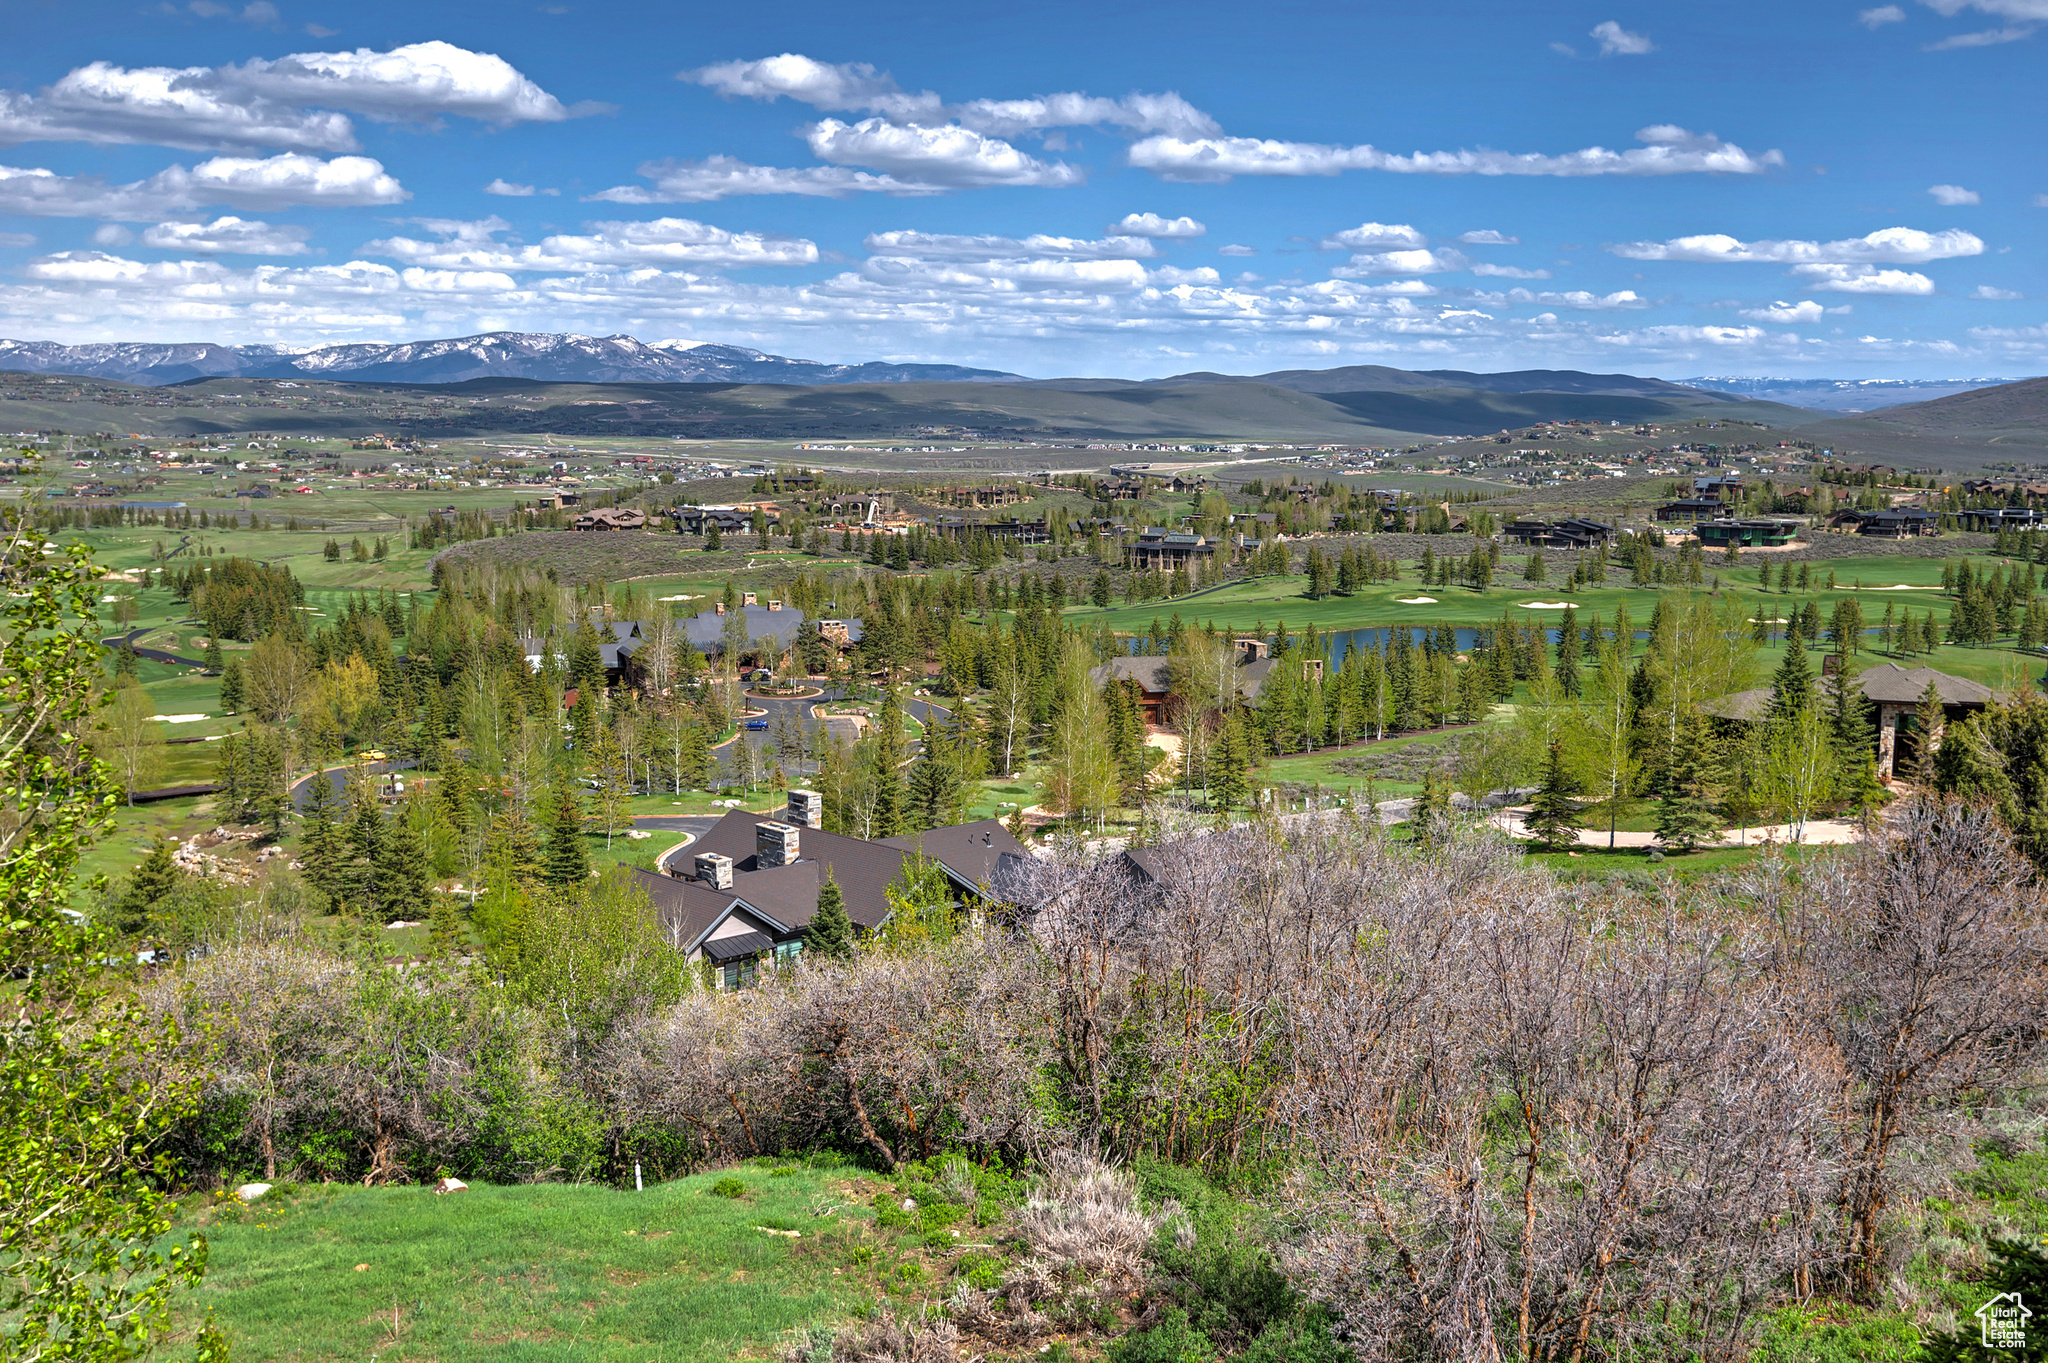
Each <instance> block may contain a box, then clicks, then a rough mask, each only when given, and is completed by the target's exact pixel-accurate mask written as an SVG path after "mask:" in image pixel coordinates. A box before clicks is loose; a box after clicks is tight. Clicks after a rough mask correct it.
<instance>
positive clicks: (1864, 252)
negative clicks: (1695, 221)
mask: <svg viewBox="0 0 2048 1363" xmlns="http://www.w3.org/2000/svg"><path fill="white" fill-rule="evenodd" d="M1607 249H1608V250H1610V251H1612V252H1614V254H1616V255H1618V256H1625V257H1627V258H1628V259H1630V260H1692V261H1708V262H1713V263H1717V264H1784V265H1796V264H1800V263H1827V264H1859V263H1861V264H1918V263H1920V262H1922V261H1929V260H1949V259H1952V258H1954V257H1956V256H1974V255H1981V254H1983V251H1984V243H1983V241H1982V240H1980V239H1979V238H1977V237H1975V236H1973V235H1971V234H1970V233H1968V232H1964V231H1959V230H1957V229H1955V228H1949V229H1947V230H1945V231H1941V232H1922V231H1918V230H1917V229H1915V228H1911V227H1886V228H1882V229H1880V230H1878V231H1875V232H1872V233H1870V234H1869V235H1868V236H1862V237H1851V238H1849V239H1847V240H1844V241H1796V240H1794V241H1740V240H1737V239H1736V238H1734V237H1730V236H1724V235H1721V234H1719V233H1706V234H1703V235H1701V236H1696V237H1674V238H1672V239H1671V240H1670V241H1630V242H1623V243H1621V244H1619V245H1616V246H1610V247H1608V248H1607Z"/></svg>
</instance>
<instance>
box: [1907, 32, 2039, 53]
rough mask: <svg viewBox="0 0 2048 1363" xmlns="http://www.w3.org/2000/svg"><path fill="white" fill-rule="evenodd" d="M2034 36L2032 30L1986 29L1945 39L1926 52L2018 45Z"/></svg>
mask: <svg viewBox="0 0 2048 1363" xmlns="http://www.w3.org/2000/svg"><path fill="white" fill-rule="evenodd" d="M2033 36H2034V30H2033V29H2031V28H2013V27H2008V28H1986V29H1979V30H1978V31H1976V32H1975V33H1958V34H1956V35H1954V36H1953V37H1949V38H1943V39H1942V40H1941V41H1940V42H1938V43H1929V44H1927V48H1926V50H1927V51H1929V52H1953V51H1955V50H1956V49H1958V48H1966V47H1996V46H1998V45H1999V44H2000V43H2016V42H2019V41H2021V40H2022V39H2025V38H2031V37H2033Z"/></svg>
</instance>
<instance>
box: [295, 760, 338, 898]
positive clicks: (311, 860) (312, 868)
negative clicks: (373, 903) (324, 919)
mask: <svg viewBox="0 0 2048 1363" xmlns="http://www.w3.org/2000/svg"><path fill="white" fill-rule="evenodd" d="M342 855H343V852H342V841H341V830H340V828H339V827H338V826H337V825H336V823H335V818H334V782H333V780H332V779H331V778H330V777H329V776H328V774H327V773H326V772H324V771H315V772H314V773H313V776H312V779H311V781H310V782H309V784H308V785H307V787H306V808H305V810H304V811H303V812H302V813H301V815H300V821H299V863H300V865H302V866H303V867H304V868H305V874H306V881H307V883H308V884H310V885H311V886H313V888H314V889H316V890H318V891H319V892H320V893H321V894H322V895H323V896H324V897H325V898H326V899H327V901H328V908H329V910H330V911H331V910H332V909H333V908H334V905H335V901H336V900H337V899H339V898H340V896H341V864H342Z"/></svg>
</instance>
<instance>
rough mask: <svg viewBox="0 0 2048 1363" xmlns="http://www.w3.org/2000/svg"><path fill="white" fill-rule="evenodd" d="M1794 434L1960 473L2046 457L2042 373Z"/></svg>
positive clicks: (2046, 393) (2047, 412) (2047, 401)
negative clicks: (1997, 464)
mask: <svg viewBox="0 0 2048 1363" xmlns="http://www.w3.org/2000/svg"><path fill="white" fill-rule="evenodd" d="M1800 434H1801V436H1803V437H1805V438H1808V439H1813V440H1833V441H1838V442H1840V443H1841V444H1843V445H1845V446H1849V447H1853V448H1855V449H1858V450H1861V451H1865V452H1868V453H1870V454H1874V455H1878V456H1882V457H1884V458H1886V459H1890V460H1900V461H1904V462H1907V463H1910V464H1912V465H1914V466H1915V467H1934V468H1943V469H1949V470H1952V471H1955V472H1963V473H1966V472H1971V471H1974V470H1975V469H1978V468H1981V467H1982V466H1984V465H1985V464H1989V463H2005V462H2010V461H2013V460H2020V461H2038V460H2042V459H2048V378H2038V379H2021V380H2018V381H2017V382H2014V383H2002V384H1999V385H1997V386H1996V387H1992V388H1975V389H1971V390H1970V391H1968V392H1965V393H1956V394H1953V395H1952V396H1949V397H1944V398H1935V399H1934V400H1933V401H1931V402H1910V403H1906V404H1904V405H1902V406H1898V407H1887V408H1884V409H1883V410H1882V411H1877V412H1872V413H1869V414H1868V415H1866V416H1858V417H1850V418H1846V419H1839V420H1834V421H1822V422H1818V423H1815V424H1813V425H1809V426H1807V427H1805V428H1804V429H1802V430H1801V431H1800Z"/></svg>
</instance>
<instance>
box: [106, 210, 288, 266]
mask: <svg viewBox="0 0 2048 1363" xmlns="http://www.w3.org/2000/svg"><path fill="white" fill-rule="evenodd" d="M311 235H312V229H310V228H305V227H277V226H273V225H272V224H270V223H267V222H249V221H246V220H244V219H242V218H235V217H221V218H215V219H214V220H213V221H212V222H208V223H198V222H160V223H158V224H157V225H156V226H154V227H152V228H150V229H149V230H147V231H146V232H144V233H143V234H142V244H143V245H144V246H154V247H156V248H157V249H158V250H162V251H198V252H201V253H203V254H205V255H222V254H227V255H242V256H301V255H304V254H305V253H306V238H307V237H309V236H311Z"/></svg>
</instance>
